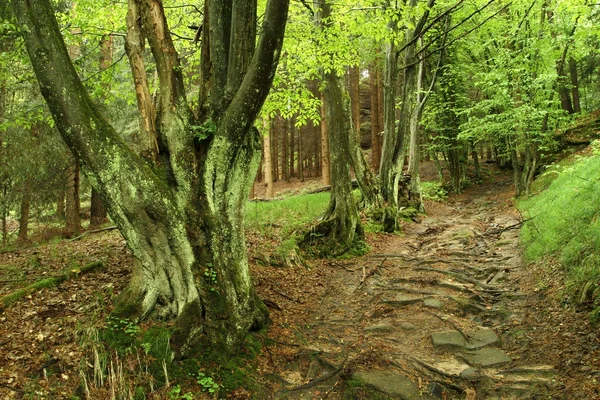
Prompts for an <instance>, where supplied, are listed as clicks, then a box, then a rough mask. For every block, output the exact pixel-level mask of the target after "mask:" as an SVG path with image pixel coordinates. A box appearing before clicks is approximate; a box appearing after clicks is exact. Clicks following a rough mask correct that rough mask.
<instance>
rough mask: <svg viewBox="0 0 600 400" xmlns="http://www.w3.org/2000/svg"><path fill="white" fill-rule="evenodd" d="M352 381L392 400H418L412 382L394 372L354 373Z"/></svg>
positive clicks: (417, 390)
mask: <svg viewBox="0 0 600 400" xmlns="http://www.w3.org/2000/svg"><path fill="white" fill-rule="evenodd" d="M352 378H353V379H356V380H358V381H361V382H363V383H364V384H365V385H367V386H371V387H373V388H374V389H376V390H378V391H380V392H382V393H384V394H387V395H388V396H390V397H392V398H393V399H402V400H417V399H418V400H420V399H422V397H421V396H420V395H419V389H418V387H417V385H415V384H414V382H413V381H411V380H410V379H408V378H407V377H406V376H404V375H400V374H398V373H396V372H394V371H365V372H355V373H354V374H353V375H352Z"/></svg>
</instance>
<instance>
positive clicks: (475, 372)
mask: <svg viewBox="0 0 600 400" xmlns="http://www.w3.org/2000/svg"><path fill="white" fill-rule="evenodd" d="M481 376H482V375H481V371H479V369H478V368H475V367H469V368H467V369H465V370H464V371H462V372H461V373H460V377H461V378H462V379H466V380H468V381H471V382H473V381H478V380H479V379H481Z"/></svg>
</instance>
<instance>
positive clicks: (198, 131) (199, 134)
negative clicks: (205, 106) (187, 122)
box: [191, 118, 217, 140]
mask: <svg viewBox="0 0 600 400" xmlns="http://www.w3.org/2000/svg"><path fill="white" fill-rule="evenodd" d="M191 129H192V132H193V133H194V136H195V137H196V138H197V139H198V140H204V139H207V138H209V137H211V136H214V134H215V133H216V132H217V124H215V122H214V121H213V120H212V119H211V118H209V119H208V120H207V121H206V122H204V124H202V125H192V126H191Z"/></svg>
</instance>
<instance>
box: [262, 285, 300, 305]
mask: <svg viewBox="0 0 600 400" xmlns="http://www.w3.org/2000/svg"><path fill="white" fill-rule="evenodd" d="M270 289H271V290H272V291H274V292H275V293H277V294H278V295H280V296H281V297H285V298H286V299H288V300H291V301H295V302H296V303H300V304H304V302H303V301H301V300H300V299H295V298H293V297H292V296H290V295H289V294H287V293H284V292H282V291H281V290H277V289H275V288H274V287H272V286H271V287H270Z"/></svg>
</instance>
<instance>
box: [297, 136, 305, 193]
mask: <svg viewBox="0 0 600 400" xmlns="http://www.w3.org/2000/svg"><path fill="white" fill-rule="evenodd" d="M305 158H306V157H305V155H304V143H303V135H302V128H298V178H300V182H304V168H305V165H304V161H305Z"/></svg>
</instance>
